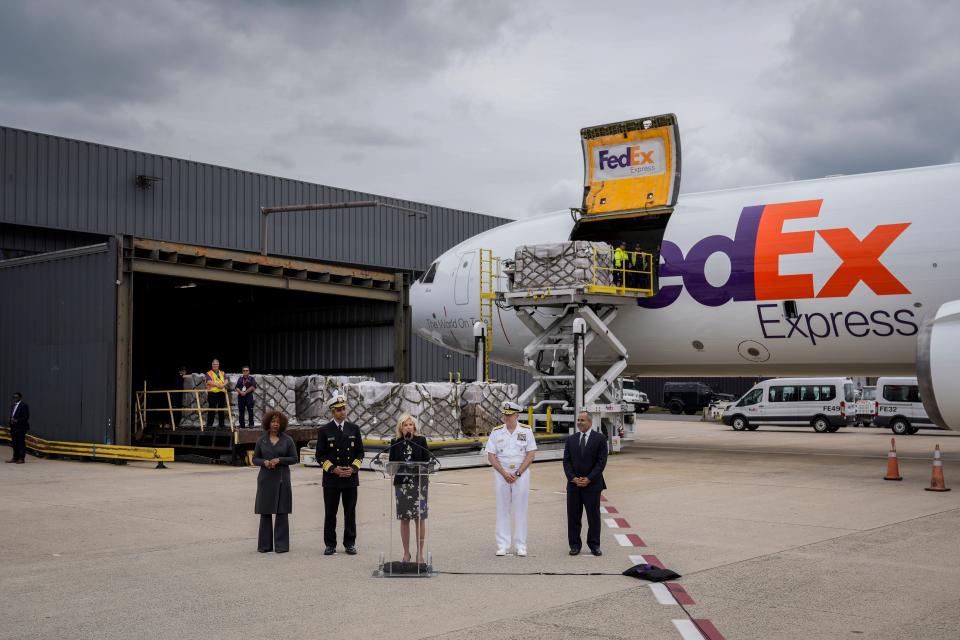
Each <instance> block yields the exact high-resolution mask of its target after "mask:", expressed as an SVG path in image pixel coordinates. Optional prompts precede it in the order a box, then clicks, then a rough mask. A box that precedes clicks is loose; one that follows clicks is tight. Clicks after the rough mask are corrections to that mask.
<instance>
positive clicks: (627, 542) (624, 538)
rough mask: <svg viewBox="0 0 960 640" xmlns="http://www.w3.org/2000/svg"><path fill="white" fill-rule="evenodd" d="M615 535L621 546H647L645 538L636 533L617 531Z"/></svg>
mask: <svg viewBox="0 0 960 640" xmlns="http://www.w3.org/2000/svg"><path fill="white" fill-rule="evenodd" d="M613 537H614V538H616V539H617V544H619V545H620V546H621V547H645V546H647V545H646V544H644V542H643V539H642V538H641V537H640V536H638V535H637V534H635V533H615V534H613Z"/></svg>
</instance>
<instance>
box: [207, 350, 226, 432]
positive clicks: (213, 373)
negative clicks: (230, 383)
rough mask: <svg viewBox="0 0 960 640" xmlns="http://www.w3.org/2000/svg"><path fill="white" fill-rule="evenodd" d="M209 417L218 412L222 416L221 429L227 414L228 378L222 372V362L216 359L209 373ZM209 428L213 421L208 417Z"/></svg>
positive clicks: (211, 364)
mask: <svg viewBox="0 0 960 640" xmlns="http://www.w3.org/2000/svg"><path fill="white" fill-rule="evenodd" d="M207 410H208V413H207V415H208V416H209V415H210V413H212V412H214V411H216V412H217V413H218V414H219V415H220V428H221V429H223V422H224V420H226V414H227V377H226V376H225V375H224V373H223V371H220V361H219V360H216V359H214V361H213V362H211V363H210V370H209V371H207ZM207 425H208V426H211V427H212V426H213V419H212V418H210V417H208V420H207Z"/></svg>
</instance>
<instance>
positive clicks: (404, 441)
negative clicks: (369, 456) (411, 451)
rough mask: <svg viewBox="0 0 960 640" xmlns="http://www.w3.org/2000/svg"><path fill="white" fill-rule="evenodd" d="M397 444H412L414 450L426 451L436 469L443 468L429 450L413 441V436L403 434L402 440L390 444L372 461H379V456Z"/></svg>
mask: <svg viewBox="0 0 960 640" xmlns="http://www.w3.org/2000/svg"><path fill="white" fill-rule="evenodd" d="M398 444H412V445H413V446H415V447H416V448H418V449H422V450H423V451H426V452H427V455H428V456H430V457H431V458H432V459H433V461H434V462H436V463H437V467H438V468H442V467H443V465H442V464H441V463H440V459H439V458H437V456H435V455H434V454H433V452H432V451H430V449H428V448H427V447H425V446H423V445H422V444H420V443H419V442H417V441H416V440H414V439H413V434H412V433H405V434H403V438H402V439H398V440H397V441H396V442H394V443H393V444H391V445H390V446H388V447H387V448H386V449H384V450H382V451H381V452H380V453H378V454H377V455H376V456H375V457H374V458H373V460H374V461H377V460H379V459H380V456H382V455H383V454H385V453H387V452H388V451H390V450H391V449H393V448H394V447H395V446H397V445H398ZM371 464H372V462H371Z"/></svg>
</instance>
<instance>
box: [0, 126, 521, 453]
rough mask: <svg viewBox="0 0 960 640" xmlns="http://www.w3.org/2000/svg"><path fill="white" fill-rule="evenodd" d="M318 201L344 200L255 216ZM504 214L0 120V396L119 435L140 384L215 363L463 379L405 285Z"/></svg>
mask: <svg viewBox="0 0 960 640" xmlns="http://www.w3.org/2000/svg"><path fill="white" fill-rule="evenodd" d="M363 202H366V203H367V204H363V205H362V206H357V203H363ZM315 203H321V204H322V203H326V204H334V203H351V204H350V205H348V206H349V207H353V208H348V206H343V207H336V208H333V209H328V210H323V211H313V212H294V213H282V214H272V215H270V216H269V217H267V216H264V215H263V214H262V213H261V207H275V206H286V205H297V204H315ZM264 218H266V223H267V226H268V229H269V235H268V236H267V237H268V240H267V246H266V247H265V249H266V251H265V255H261V250H262V249H264V247H261V227H260V224H261V219H264ZM505 222H508V220H507V219H504V218H497V217H492V216H487V215H481V214H477V213H471V212H469V211H459V210H455V209H448V208H444V207H437V206H432V205H429V204H424V203H416V202H410V201H404V200H397V199H394V198H388V197H384V196H378V195H374V194H369V193H360V192H356V191H349V190H346V189H338V188H335V187H329V186H324V185H319V184H310V183H306V182H302V181H298V180H291V179H287V178H280V177H275V176H268V175H262V174H257V173H252V172H249V171H241V170H238V169H231V168H227V167H220V166H214V165H210V164H204V163H201V162H193V161H190V160H183V159H178V158H170V157H166V156H160V155H156V154H151V153H144V152H139V151H130V150H127V149H119V148H116V147H109V146H106V145H102V144H96V143H91V142H83V141H80V140H71V139H67V138H62V137H57V136H52V135H45V134H42V133H34V132H30V131H23V130H19V129H12V128H7V127H0V299H2V300H3V321H2V322H0V393H4V394H6V397H9V395H10V394H11V393H12V392H14V391H22V392H23V393H24V396H25V400H26V401H27V402H28V403H29V404H30V405H31V411H32V417H31V423H32V426H33V428H34V431H35V432H36V433H37V434H38V435H41V436H43V437H45V438H49V439H54V440H72V441H80V442H92V443H106V442H112V443H114V444H129V443H130V440H131V430H132V413H133V407H132V403H133V398H134V392H135V390H136V389H138V388H142V387H143V385H144V384H146V385H147V386H148V387H150V388H154V389H160V388H170V387H171V386H172V385H173V380H174V376H175V375H176V373H177V369H178V367H179V366H180V365H186V366H187V368H188V370H189V371H206V370H207V369H208V368H209V364H210V361H211V359H212V358H214V357H216V358H219V360H220V361H221V363H222V367H223V369H224V370H226V371H238V370H239V368H240V367H241V366H242V365H244V364H249V365H251V366H252V367H253V371H254V373H283V374H286V375H303V374H308V373H325V374H348V375H370V376H374V377H375V378H377V379H380V380H397V381H407V380H417V381H431V380H446V379H447V378H448V372H450V371H461V372H464V374H465V376H466V375H469V372H471V371H472V366H473V365H472V363H471V359H470V358H467V357H465V356H461V355H457V354H452V353H448V352H445V351H444V350H442V349H440V348H439V347H436V346H433V345H431V344H429V343H427V342H426V341H423V340H421V339H420V338H418V337H415V336H414V335H413V334H412V333H411V329H410V320H409V318H410V314H409V306H408V295H407V294H408V289H409V285H410V283H411V281H412V279H413V278H415V277H417V275H419V273H421V272H422V270H423V269H425V268H426V267H428V266H429V265H430V262H431V261H432V260H433V258H435V257H436V256H438V255H439V254H441V253H442V252H444V251H445V250H446V249H448V248H449V247H452V246H453V245H455V244H457V243H459V242H460V241H462V240H464V239H466V238H468V237H470V236H473V235H475V234H477V233H480V232H482V231H484V230H486V229H490V228H492V227H495V226H498V225H500V224H503V223H505ZM493 375H494V376H495V377H496V378H498V379H499V380H502V381H510V382H522V380H523V377H522V376H523V374H522V372H519V371H515V370H511V369H508V368H506V367H499V366H498V367H496V369H495V370H494V371H493Z"/></svg>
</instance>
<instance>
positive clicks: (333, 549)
mask: <svg viewBox="0 0 960 640" xmlns="http://www.w3.org/2000/svg"><path fill="white" fill-rule="evenodd" d="M336 552H337V548H336V547H327V548H326V549H324V550H323V555H325V556H332V555H333V554H335V553H336Z"/></svg>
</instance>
